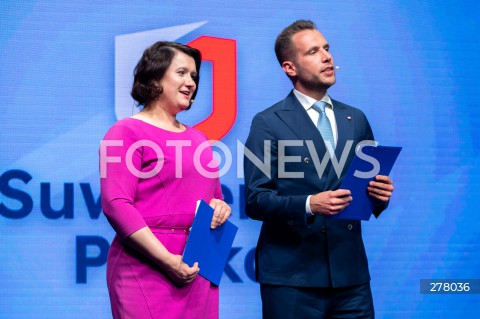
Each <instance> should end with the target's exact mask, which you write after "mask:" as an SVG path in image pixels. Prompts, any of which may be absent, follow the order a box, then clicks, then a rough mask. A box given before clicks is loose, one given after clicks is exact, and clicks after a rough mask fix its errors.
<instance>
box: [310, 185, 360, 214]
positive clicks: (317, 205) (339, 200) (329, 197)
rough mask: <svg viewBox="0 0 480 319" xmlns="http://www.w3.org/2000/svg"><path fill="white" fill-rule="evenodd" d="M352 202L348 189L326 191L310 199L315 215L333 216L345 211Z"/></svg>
mask: <svg viewBox="0 0 480 319" xmlns="http://www.w3.org/2000/svg"><path fill="white" fill-rule="evenodd" d="M351 201H352V196H350V191H349V190H348V189H337V190H336V191H326V192H321V193H318V194H315V195H312V197H310V209H311V210H312V213H314V214H319V215H326V216H333V215H336V214H338V213H340V212H341V211H342V210H344V209H345V207H347V206H348V204H350V202H351Z"/></svg>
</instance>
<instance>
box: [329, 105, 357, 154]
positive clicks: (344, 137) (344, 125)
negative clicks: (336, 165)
mask: <svg viewBox="0 0 480 319" xmlns="http://www.w3.org/2000/svg"><path fill="white" fill-rule="evenodd" d="M332 103H333V113H334V114H335V122H336V123H337V136H338V139H337V147H336V148H335V155H336V156H337V158H338V159H339V160H340V156H341V155H342V152H343V150H344V148H345V145H346V144H347V141H348V140H353V132H354V130H353V123H354V121H353V114H352V111H351V110H350V109H347V108H346V107H345V106H343V105H342V104H340V103H338V102H337V101H335V100H333V99H332Z"/></svg>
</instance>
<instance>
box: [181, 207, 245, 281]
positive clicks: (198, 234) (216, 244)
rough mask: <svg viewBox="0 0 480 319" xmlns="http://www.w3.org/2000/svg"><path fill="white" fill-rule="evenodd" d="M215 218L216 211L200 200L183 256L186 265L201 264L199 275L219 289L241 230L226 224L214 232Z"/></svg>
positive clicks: (227, 222)
mask: <svg viewBox="0 0 480 319" xmlns="http://www.w3.org/2000/svg"><path fill="white" fill-rule="evenodd" d="M212 217H213V208H212V207H210V205H208V204H207V202H205V201H204V200H200V201H199V204H198V205H197V212H196V214H195V219H194V221H193V225H192V229H191V230H190V234H189V235H188V240H187V245H186V246H185V251H184V252H183V261H184V262H185V263H186V264H188V265H189V266H190V267H192V266H193V264H194V263H195V262H198V267H199V268H200V272H199V274H200V275H201V276H202V277H204V278H205V279H207V280H208V281H210V282H211V283H213V284H215V285H217V286H218V285H219V284H220V279H221V278H222V274H223V270H224V269H225V265H226V264H227V260H228V256H229V254H230V249H231V248H232V245H233V240H234V239H235V235H236V234H237V230H238V227H237V226H235V225H234V224H232V223H231V222H230V221H228V220H227V221H226V222H225V223H224V224H222V225H220V226H218V227H216V228H215V229H211V228H210V224H211V221H212Z"/></svg>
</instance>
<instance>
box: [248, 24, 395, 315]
mask: <svg viewBox="0 0 480 319" xmlns="http://www.w3.org/2000/svg"><path fill="white" fill-rule="evenodd" d="M275 53H276V55H277V59H278V61H279V63H280V65H281V66H282V68H283V70H284V71H285V73H286V75H287V76H288V77H289V78H290V80H291V81H292V83H293V86H294V89H293V90H292V91H291V92H290V94H289V95H288V96H287V97H286V98H285V99H284V100H282V101H280V102H278V103H276V104H274V105H273V106H271V107H270V108H268V109H266V110H264V111H262V112H260V113H258V114H257V115H256V116H255V117H254V119H253V121H252V126H251V129H250V134H249V136H248V139H247V142H246V144H245V161H244V165H245V167H244V168H245V198H246V212H247V215H248V216H249V217H251V218H253V219H256V220H261V221H263V223H262V229H261V232H260V237H259V240H258V244H257V250H256V259H255V262H256V276H257V280H258V282H259V283H260V292H261V297H262V311H263V317H264V318H272V319H284V318H285V319H287V318H291V319H294V318H295V319H297V318H301V319H308V318H374V308H373V301H372V294H371V290H370V275H369V271H368V262H367V257H366V254H365V248H364V245H363V240H362V234H361V223H360V221H354V220H341V219H329V218H328V216H331V215H335V214H338V213H339V212H341V211H342V210H343V209H344V208H345V207H347V206H348V204H349V203H350V201H351V200H352V197H351V196H350V191H349V190H346V189H338V188H339V186H340V184H341V180H342V178H343V176H344V174H345V173H346V170H347V169H348V166H349V165H350V162H351V161H352V159H353V156H354V153H355V148H356V146H357V144H358V143H359V142H362V141H365V140H373V139H374V137H373V133H372V130H371V128H370V125H369V123H368V120H367V118H366V117H365V115H364V114H363V112H362V111H360V110H359V109H356V108H353V107H351V106H348V105H346V104H343V103H341V102H338V101H335V100H333V99H331V98H330V97H329V95H328V94H327V89H328V88H329V87H330V86H332V85H333V84H334V83H335V68H334V64H333V58H332V56H331V54H330V52H329V45H328V42H327V41H326V40H325V38H324V37H323V35H322V34H321V33H320V32H319V31H318V30H317V29H316V27H315V25H314V23H313V22H311V21H306V20H300V21H296V22H294V23H293V24H291V25H290V26H288V27H287V28H285V29H284V30H283V31H282V32H281V33H280V35H279V36H278V37H277V39H276V42H275ZM317 101H320V102H319V103H320V104H323V105H324V106H325V110H324V113H323V112H320V111H319V110H318V108H317V109H314V108H313V105H314V104H318V103H315V102H317ZM322 116H326V117H327V118H328V122H329V123H328V124H329V125H328V129H327V131H328V132H329V133H328V134H330V135H328V136H330V137H328V138H327V137H325V136H324V137H323V138H322V136H323V135H322V134H324V133H323V132H324V131H322V130H323V127H324V126H323V127H322V130H320V131H319V129H318V128H317V122H319V121H320V120H321V117H322ZM327 118H323V120H325V121H326V120H327ZM332 138H333V141H332ZM327 144H328V145H331V147H330V152H329V149H328V148H327ZM332 153H334V155H335V157H336V159H338V161H339V163H340V165H342V162H343V163H344V165H343V168H342V167H341V168H340V169H339V168H338V166H339V165H336V166H335V165H332V160H331V159H330V155H329V154H332ZM332 155H333V154H332ZM325 156H327V159H328V160H329V161H328V164H326V166H325V165H323V168H322V163H325V162H322V160H323V159H324V158H325ZM337 171H338V172H337ZM366 191H367V192H368V194H369V195H370V196H372V197H373V198H375V201H377V205H376V208H375V211H374V215H375V216H377V217H378V215H379V214H380V213H381V212H382V211H383V210H384V209H385V208H386V206H387V204H388V201H389V199H390V197H391V195H392V192H393V182H392V180H391V179H390V178H389V177H388V176H381V175H378V176H376V177H375V180H374V181H372V182H370V184H369V186H368V189H367V190H366Z"/></svg>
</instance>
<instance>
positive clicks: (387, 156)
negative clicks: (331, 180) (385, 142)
mask: <svg viewBox="0 0 480 319" xmlns="http://www.w3.org/2000/svg"><path fill="white" fill-rule="evenodd" d="M401 150H402V148H401V147H395V146H376V147H375V146H364V147H363V148H362V153H363V156H361V157H363V159H362V158H360V157H359V156H358V154H356V155H355V157H354V158H353V160H352V163H351V164H350V167H349V168H348V171H347V174H346V175H345V177H344V179H343V181H342V185H341V186H340V188H341V189H348V190H350V192H351V194H352V198H353V199H352V201H351V202H350V204H349V205H348V206H347V208H345V209H344V210H343V211H341V212H340V213H339V214H337V215H334V216H331V217H329V218H330V219H356V220H369V219H370V216H371V215H372V213H373V210H374V208H375V199H373V198H372V197H370V196H369V195H368V190H367V186H368V183H369V182H370V181H372V180H374V178H375V176H371V175H372V174H369V172H372V171H374V170H375V167H374V165H373V164H372V162H375V160H376V161H378V162H377V163H378V165H379V167H378V168H379V169H380V170H379V171H378V173H377V174H375V175H387V176H388V174H390V171H391V170H392V167H393V164H394V163H395V161H396V160H397V157H398V154H400V151H401ZM365 155H366V156H365ZM368 157H370V158H368Z"/></svg>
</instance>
